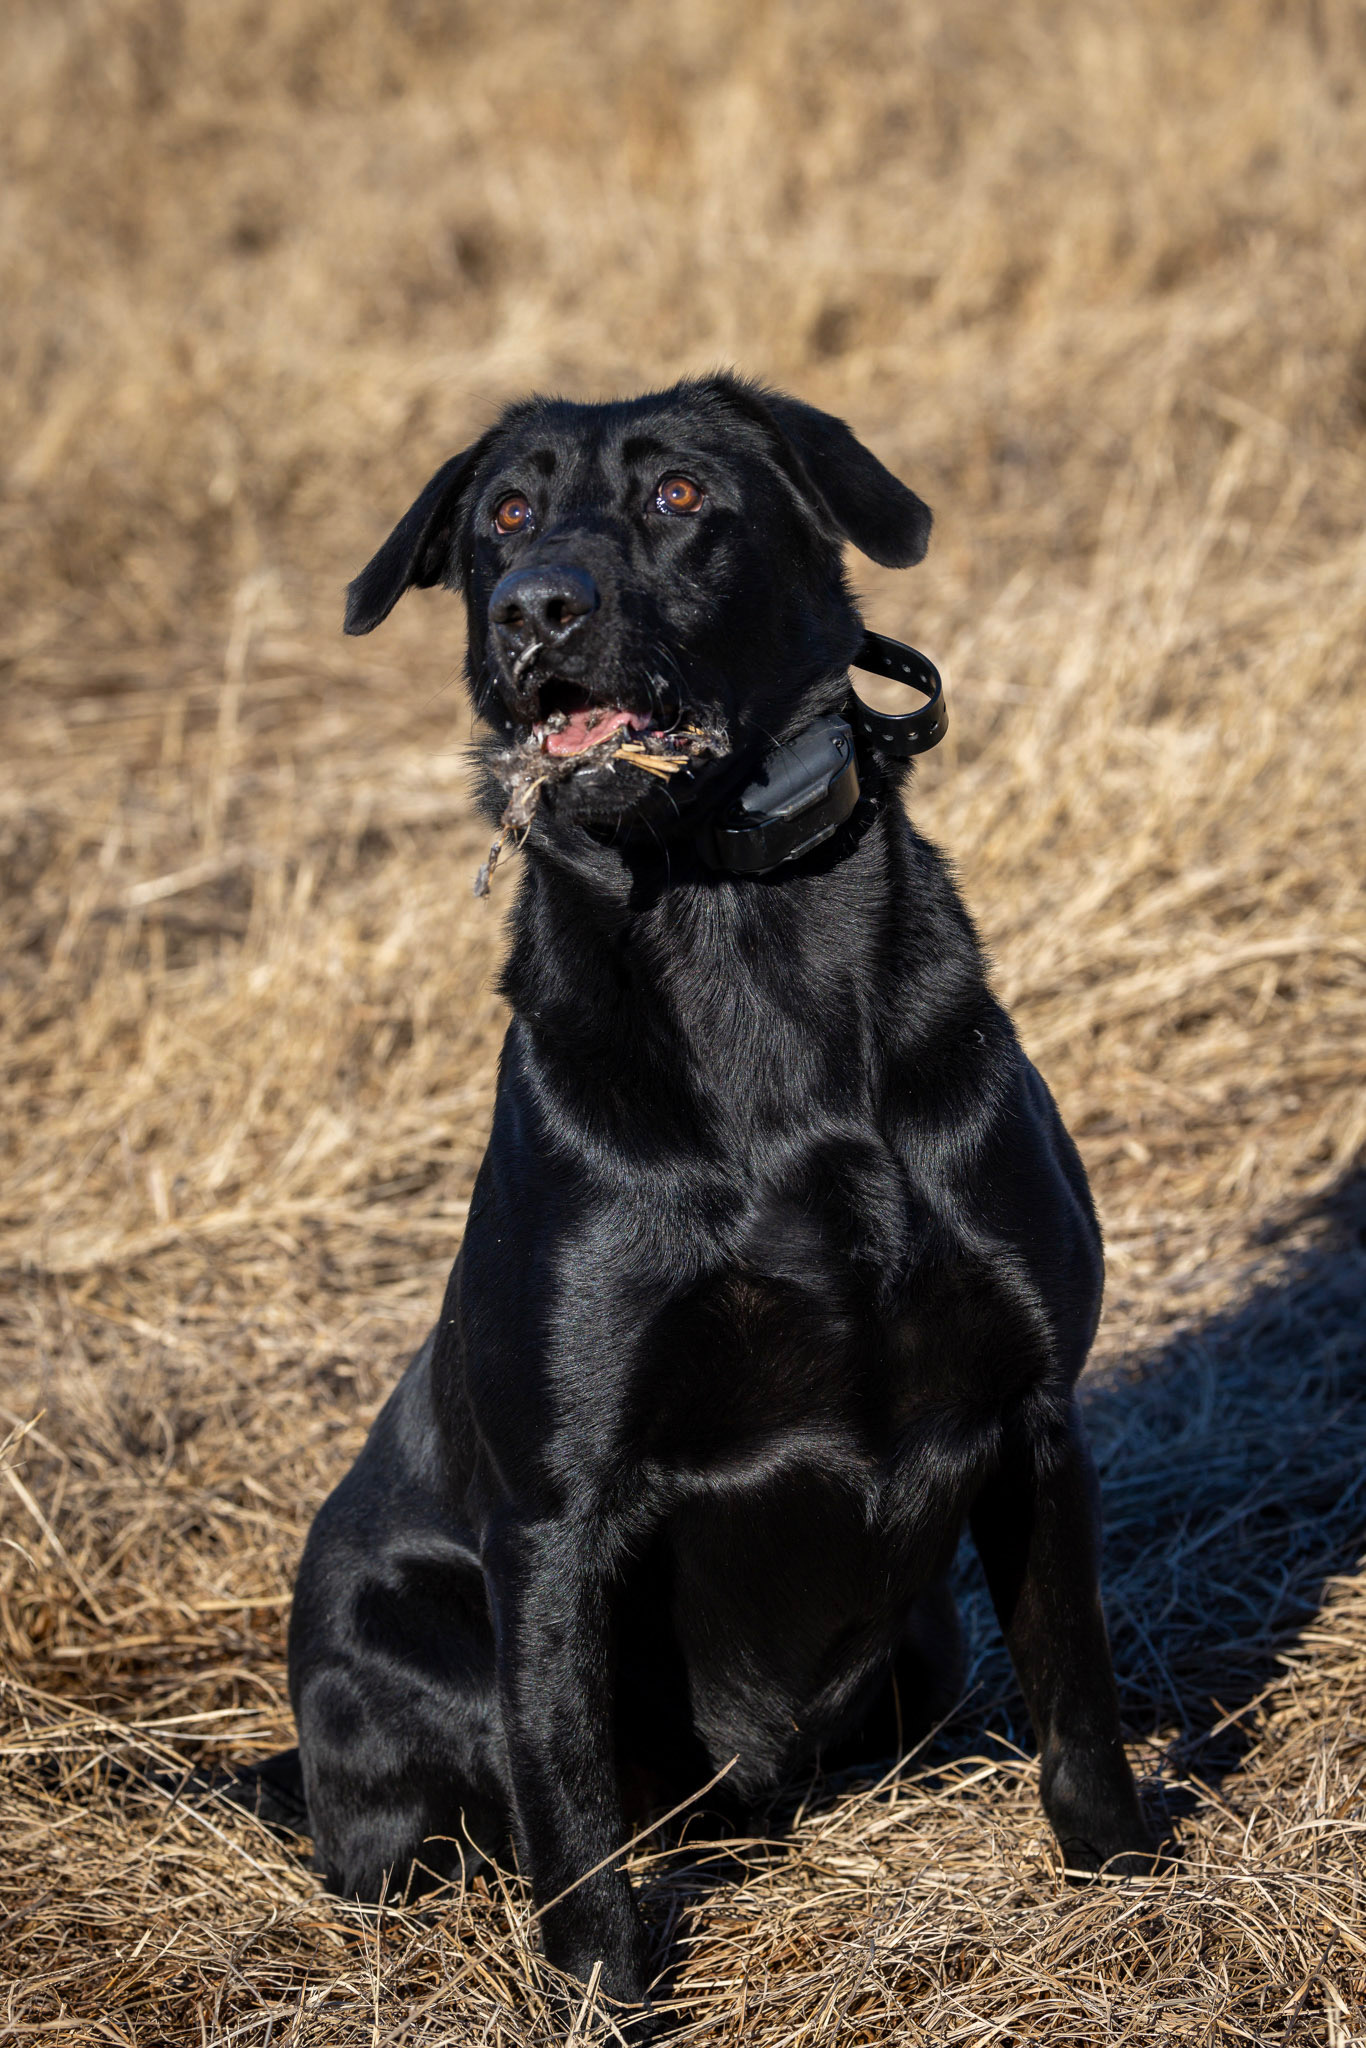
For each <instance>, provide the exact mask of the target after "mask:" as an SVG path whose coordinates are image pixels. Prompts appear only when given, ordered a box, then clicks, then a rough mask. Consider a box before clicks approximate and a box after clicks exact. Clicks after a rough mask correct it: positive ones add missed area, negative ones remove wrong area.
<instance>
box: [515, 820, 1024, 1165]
mask: <svg viewBox="0 0 1366 2048" xmlns="http://www.w3.org/2000/svg"><path fill="white" fill-rule="evenodd" d="M955 962H956V964H957V966H958V968H959V970H960V971H959V972H958V973H957V974H955V973H953V972H952V971H951V970H952V969H953V967H954V965H955ZM931 963H933V972H929V971H926V970H928V969H929V967H930V964H931ZM946 967H948V968H949V969H950V972H949V973H947V974H946V973H945V971H944V970H945V968H946ZM503 989H504V993H505V994H506V995H507V997H508V999H509V1001H510V1002H511V1004H512V1007H513V1010H514V1012H515V1013H516V1015H517V1017H518V1019H519V1020H520V1023H521V1025H522V1026H523V1027H524V1029H525V1032H526V1034H527V1037H526V1040H525V1042H526V1044H527V1046H528V1048H529V1050H531V1051H532V1052H534V1057H535V1061H536V1065H537V1067H538V1070H540V1071H541V1072H542V1073H543V1074H544V1076H545V1077H546V1079H547V1081H548V1082H551V1083H552V1084H553V1085H554V1086H556V1087H561V1086H562V1087H564V1088H566V1089H572V1090H573V1091H574V1092H575V1093H576V1094H579V1093H582V1092H585V1091H586V1092H589V1093H591V1092H592V1091H593V1090H595V1089H596V1090H598V1091H599V1092H600V1095H601V1099H602V1105H603V1114H604V1115H608V1114H612V1115H615V1114H616V1112H617V1111H618V1110H619V1111H620V1113H621V1114H622V1116H623V1117H627V1116H629V1114H630V1113H632V1112H631V1110H630V1105H633V1104H634V1105H636V1108H637V1111H638V1106H639V1104H640V1102H641V1100H642V1099H643V1098H645V1099H648V1100H649V1101H650V1102H651V1103H652V1104H654V1105H655V1107H656V1109H658V1108H659V1106H660V1102H661V1097H662V1096H664V1095H668V1096H669V1097H671V1098H672V1099H674V1100H675V1102H676V1104H677V1107H678V1111H679V1115H680V1117H681V1118H686V1117H687V1116H688V1115H689V1114H692V1113H693V1112H695V1111H700V1110H701V1109H702V1107H703V1105H704V1104H705V1105H706V1106H707V1107H708V1108H709V1110H710V1111H711V1112H712V1113H714V1114H724V1115H726V1116H728V1117H733V1118H734V1120H735V1122H736V1124H737V1126H738V1125H742V1124H749V1123H752V1122H753V1121H754V1120H755V1118H756V1117H757V1118H761V1119H762V1118H769V1119H772V1118H773V1117H780V1116H781V1115H782V1113H783V1104H784V1103H785V1102H787V1101H789V1100H791V1099H793V1098H794V1097H795V1098H800V1097H801V1095H802V1091H803V1089H804V1088H805V1089H806V1090H807V1091H808V1098H807V1099H811V1092H812V1091H811V1087H810V1084H811V1080H812V1076H813V1073H815V1072H819V1074H820V1077H821V1081H822V1085H823V1088H824V1090H825V1091H827V1092H826V1093H824V1095H823V1096H822V1097H821V1099H824V1100H826V1101H827V1102H828V1101H831V1100H833V1099H836V1098H837V1097H838V1096H839V1094H840V1093H842V1092H843V1089H844V1087H845V1085H846V1081H847V1083H848V1085H849V1086H851V1087H857V1086H861V1085H866V1084H865V1083H864V1082H861V1081H860V1079H859V1077H860V1076H866V1073H867V1069H868V1065H869V1060H870V1057H871V1054H870V1048H871V1047H872V1045H873V1044H874V1041H875V1040H876V1041H885V1040H886V1038H887V1036H888V1034H889V1033H890V1035H891V1036H892V1037H893V1038H895V1039H897V1040H899V1041H907V1042H909V1041H910V1040H921V1039H922V1038H923V1039H925V1040H926V1041H927V1040H928V1039H929V1038H931V1037H933V1035H934V1033H935V1031H936V1030H938V1029H939V1028H940V1027H941V1023H942V1020H941V1019H940V1018H939V1017H938V1015H937V1012H938V1011H939V1009H940V1006H941V1000H942V996H943V992H944V991H948V990H956V991H957V994H958V995H959V996H962V995H964V994H966V993H968V992H969V991H972V993H973V1000H975V997H976V994H977V993H981V992H984V990H983V976H982V967H981V962H980V957H979V955H978V951H977V945H976V940H975V935H974V934H973V932H972V929H971V926H970V925H969V924H968V923H967V921H966V918H965V917H964V915H963V913H962V911H961V907H960V906H959V905H958V904H957V900H956V898H955V896H954V894H953V890H952V885H951V883H950V882H949V879H948V877H947V874H946V873H945V871H944V869H943V866H942V864H941V862H940V861H939V858H938V856H937V855H936V854H935V853H934V851H933V849H932V848H930V847H929V846H927V845H926V843H925V842H924V841H923V840H921V839H919V838H918V837H917V835H916V834H915V833H914V832H913V831H912V830H911V829H910V828H909V827H908V825H907V823H906V821H905V818H904V815H903V814H902V812H901V809H900V806H899V804H897V803H896V802H895V800H894V799H892V798H891V796H890V793H888V796H887V799H886V800H885V801H881V802H878V803H876V804H872V805H870V806H869V810H868V815H867V816H865V817H862V818H860V819H859V820H858V821H855V820H854V819H851V820H850V821H849V829H848V830H847V832H846V830H845V829H844V828H842V830H841V834H840V835H838V836H837V838H836V839H835V840H833V841H832V842H830V843H829V845H827V846H826V847H823V848H820V849H818V851H817V852H816V853H815V854H814V855H811V856H808V857H807V858H806V859H805V860H803V861H801V862H798V863H796V864H794V866H793V867H792V869H791V870H790V871H788V872H786V873H784V874H783V875H782V877H781V879H779V878H778V877H776V876H770V877H767V878H764V879H761V880H754V879H744V878H738V877H732V876H717V875H712V874H707V873H705V872H704V871H702V870H700V869H699V867H698V865H697V863H696V862H695V860H692V859H691V858H690V859H689V860H688V861H687V862H686V863H681V865H675V866H672V867H671V865H670V863H669V861H668V860H667V859H665V858H664V857H663V856H662V855H661V854H660V852H659V850H658V849H651V850H649V851H645V850H642V851H641V852H639V853H637V852H636V851H635V850H634V849H632V848H629V847H626V848H623V847H620V846H615V847H614V846H602V845H599V844H598V843H596V842H595V841H593V840H591V839H590V838H589V836H588V834H586V833H584V832H582V831H579V830H573V831H572V832H571V831H568V830H566V831H564V832H562V833H560V832H555V831H553V830H552V831H548V832H544V833H542V832H537V833H533V835H532V839H531V843H530V844H529V845H528V848H527V859H526V868H525V871H524V874H523V876H522V882H521V888H520V890H519V895H518V901H517V905H516V910H515V913H514V920H513V943H512V948H511V953H510V956H509V959H508V962H507V966H506V969H505V972H504V976H503ZM932 1011H933V1012H934V1013H936V1014H931V1012H932ZM832 1087H833V1091H834V1092H833V1094H832V1093H830V1092H828V1091H830V1090H831V1089H832ZM815 1093H816V1095H818V1096H819V1095H820V1094H821V1091H820V1090H817V1091H815ZM689 1104H691V1105H693V1110H692V1111H690V1110H689V1107H688V1105H689Z"/></svg>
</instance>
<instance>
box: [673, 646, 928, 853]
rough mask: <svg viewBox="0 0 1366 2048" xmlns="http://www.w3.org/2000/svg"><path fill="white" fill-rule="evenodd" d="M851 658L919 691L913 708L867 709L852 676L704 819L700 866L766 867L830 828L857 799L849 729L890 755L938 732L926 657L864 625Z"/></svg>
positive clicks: (920, 749)
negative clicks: (828, 707) (840, 696)
mask: <svg viewBox="0 0 1366 2048" xmlns="http://www.w3.org/2000/svg"><path fill="white" fill-rule="evenodd" d="M852 665H853V667H855V668H861V669H867V670H868V672H869V674H871V675H876V676H886V677H887V678H888V679H889V681H891V682H895V683H908V684H909V685H910V687H911V688H912V689H913V690H919V691H921V692H922V693H923V694H924V696H925V698H926V700H927V701H926V702H925V703H924V704H922V705H919V706H918V707H917V708H916V710H914V711H874V710H873V709H872V708H871V706H869V705H867V704H865V703H864V702H863V700H862V699H861V698H860V697H858V696H856V695H855V694H854V691H853V688H852V686H851V688H850V691H849V696H848V699H847V700H846V702H845V704H844V706H843V710H842V712H828V713H826V715H825V716H824V717H822V718H816V719H813V720H812V722H811V724H810V725H808V726H807V727H806V729H805V731H803V732H799V733H798V734H797V737H796V738H795V739H792V740H787V741H785V742H784V743H783V745H782V746H779V747H775V748H774V749H773V751H772V753H771V754H769V755H768V756H767V757H766V758H765V760H764V763H763V766H762V767H761V768H760V770H759V773H758V774H757V775H756V776H755V778H754V780H753V781H752V782H751V783H750V784H749V785H748V787H747V788H745V789H742V790H741V791H740V794H739V795H738V796H737V797H733V798H732V799H731V800H730V802H729V803H727V804H726V805H725V807H724V809H722V810H721V811H720V812H719V813H718V815H717V816H715V817H713V818H711V819H710V820H709V821H708V823H707V824H706V825H705V826H704V827H703V829H702V831H701V832H700V833H699V834H698V838H697V844H698V850H699V851H700V853H701V855H702V858H703V860H704V861H706V863H707V865H708V867H713V868H724V869H726V870H727V871H728V872H729V873H731V874H737V875H766V874H767V873H768V872H769V870H770V869H771V868H776V867H780V866H781V865H782V864H783V862H784V861H789V860H797V859H798V858H799V857H800V856H801V855H802V854H804V853H809V852H810V851H811V849H812V847H813V846H819V845H820V844H821V842H822V840H825V839H829V838H830V836H831V834H832V833H834V832H837V831H838V830H839V828H840V826H841V825H842V824H843V823H844V821H845V819H846V818H847V817H848V816H849V815H850V813H851V812H852V810H853V808H854V806H855V804H856V803H857V802H858V800H859V773H858V754H857V747H856V736H857V738H858V739H861V740H863V741H865V742H866V743H867V744H868V745H869V746H871V747H872V748H873V749H875V750H876V751H879V752H881V753H883V754H889V755H891V757H892V758H893V760H897V761H909V760H910V758H911V756H912V755H913V754H923V753H926V752H928V750H929V749H930V748H931V747H933V746H937V745H938V743H939V741H940V740H942V739H943V737H944V734H945V733H946V732H947V730H948V724H949V714H948V708H947V706H946V705H945V703H944V685H943V682H942V680H941V678H940V674H939V671H938V669H937V668H936V667H935V665H934V663H933V662H932V661H928V660H927V659H926V657H925V656H924V655H923V654H920V653H918V652H917V650H916V649H915V648H914V647H905V646H903V645H902V643H901V642H900V641H899V640H889V639H887V637H886V635H885V634H882V633H865V634H864V636H863V645H862V646H861V647H860V649H859V651H858V653H857V655H856V656H855V657H854V661H853V664H852ZM851 727H852V730H851Z"/></svg>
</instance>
